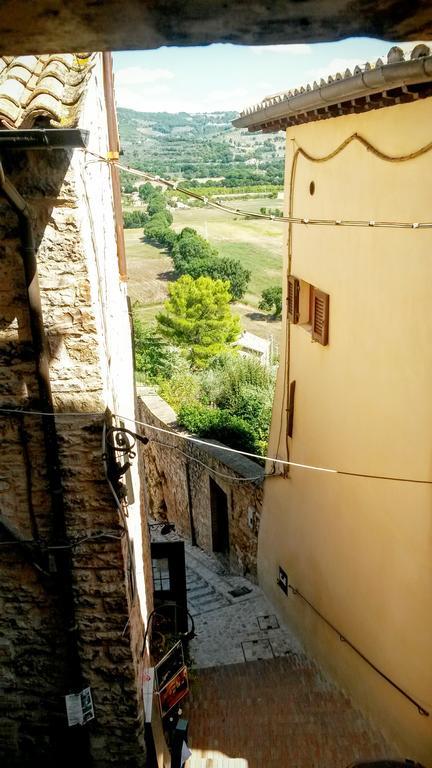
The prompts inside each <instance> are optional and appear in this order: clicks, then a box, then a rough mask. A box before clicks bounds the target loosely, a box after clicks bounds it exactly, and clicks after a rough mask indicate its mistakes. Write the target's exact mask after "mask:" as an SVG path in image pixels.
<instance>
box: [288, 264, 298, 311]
mask: <svg viewBox="0 0 432 768" xmlns="http://www.w3.org/2000/svg"><path fill="white" fill-rule="evenodd" d="M299 295H300V281H299V280H298V279H297V277H294V276H293V275H289V276H288V320H289V321H290V322H291V323H298V321H299Z"/></svg>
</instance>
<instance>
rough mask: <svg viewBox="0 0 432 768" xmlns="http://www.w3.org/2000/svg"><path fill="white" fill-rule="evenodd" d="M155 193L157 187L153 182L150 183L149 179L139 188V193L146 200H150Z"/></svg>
mask: <svg viewBox="0 0 432 768" xmlns="http://www.w3.org/2000/svg"><path fill="white" fill-rule="evenodd" d="M154 193H155V188H154V187H153V185H152V184H150V182H149V181H146V183H145V184H141V186H140V188H139V190H138V194H139V196H140V198H141V200H145V201H147V200H149V199H150V198H151V196H152V195H154Z"/></svg>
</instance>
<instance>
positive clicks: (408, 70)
mask: <svg viewBox="0 0 432 768" xmlns="http://www.w3.org/2000/svg"><path fill="white" fill-rule="evenodd" d="M431 81H432V56H422V57H421V58H417V59H410V60H409V61H398V62H395V63H393V64H383V65H382V66H380V67H375V68H374V69H365V70H361V71H359V72H358V73H357V74H355V75H354V76H352V77H346V78H341V79H338V80H334V81H330V82H328V83H325V84H324V85H321V86H320V87H318V86H317V87H314V88H311V87H310V86H308V88H309V90H304V89H302V91H303V92H300V93H298V92H297V93H296V92H295V93H294V95H293V94H292V93H291V92H289V93H281V94H279V95H276V96H273V97H271V98H270V99H264V101H263V102H262V103H261V104H259V105H256V106H255V107H252V108H250V109H246V110H245V112H243V113H242V114H241V115H240V117H238V118H237V119H236V120H233V122H232V124H233V126H234V127H235V128H249V130H251V131H259V130H260V129H261V128H262V127H264V125H265V124H266V123H271V122H273V121H275V122H276V121H278V120H281V119H288V120H289V119H291V118H295V117H296V116H297V115H302V116H303V115H305V113H308V112H314V111H315V110H318V109H323V108H325V107H330V106H335V105H338V104H343V103H344V102H347V101H355V99H360V98H365V97H366V96H371V95H373V94H379V93H382V92H383V91H386V90H391V89H392V88H400V87H404V86H405V87H407V86H410V85H421V84H422V83H430V82H431ZM321 82H323V81H321Z"/></svg>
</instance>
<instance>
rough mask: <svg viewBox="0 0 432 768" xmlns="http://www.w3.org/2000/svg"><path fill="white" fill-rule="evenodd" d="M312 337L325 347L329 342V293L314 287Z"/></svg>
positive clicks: (312, 297) (312, 296)
mask: <svg viewBox="0 0 432 768" xmlns="http://www.w3.org/2000/svg"><path fill="white" fill-rule="evenodd" d="M311 302H312V338H313V340H314V341H317V342H318V343H319V344H322V345H323V346H324V347H325V346H326V345H327V344H328V326H329V295H328V293H323V291H319V290H318V288H312V292H311Z"/></svg>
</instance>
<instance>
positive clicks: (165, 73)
mask: <svg viewBox="0 0 432 768" xmlns="http://www.w3.org/2000/svg"><path fill="white" fill-rule="evenodd" d="M173 77H174V73H173V72H171V70H169V69H148V68H147V67H125V68H124V69H120V70H118V71H117V72H116V76H115V82H116V86H117V88H119V86H120V88H121V87H122V86H125V85H135V86H136V85H144V84H146V83H155V82H156V81H157V80H172V79H173Z"/></svg>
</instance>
